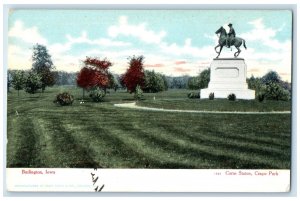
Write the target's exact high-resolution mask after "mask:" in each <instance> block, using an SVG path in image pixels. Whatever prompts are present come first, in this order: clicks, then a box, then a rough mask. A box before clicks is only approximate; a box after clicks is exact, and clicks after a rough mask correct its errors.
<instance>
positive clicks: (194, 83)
mask: <svg viewBox="0 0 300 201" xmlns="http://www.w3.org/2000/svg"><path fill="white" fill-rule="evenodd" d="M188 88H189V89H191V90H196V89H200V77H199V76H197V77H190V78H189V80H188Z"/></svg>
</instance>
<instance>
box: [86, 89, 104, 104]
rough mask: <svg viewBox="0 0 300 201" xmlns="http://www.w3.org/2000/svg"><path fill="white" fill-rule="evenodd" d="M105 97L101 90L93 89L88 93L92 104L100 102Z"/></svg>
mask: <svg viewBox="0 0 300 201" xmlns="http://www.w3.org/2000/svg"><path fill="white" fill-rule="evenodd" d="M104 96H105V92H104V90H103V89H100V88H95V89H92V90H91V92H90V97H91V98H92V100H93V101H94V102H102V101H103V99H104Z"/></svg>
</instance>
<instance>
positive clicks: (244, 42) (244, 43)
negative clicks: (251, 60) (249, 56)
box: [243, 39, 247, 49]
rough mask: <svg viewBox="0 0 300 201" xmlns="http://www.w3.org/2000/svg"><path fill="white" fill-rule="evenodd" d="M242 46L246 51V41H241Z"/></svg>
mask: <svg viewBox="0 0 300 201" xmlns="http://www.w3.org/2000/svg"><path fill="white" fill-rule="evenodd" d="M243 45H244V48H245V49H247V47H246V41H245V40H244V39H243Z"/></svg>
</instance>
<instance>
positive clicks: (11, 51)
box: [8, 45, 31, 69]
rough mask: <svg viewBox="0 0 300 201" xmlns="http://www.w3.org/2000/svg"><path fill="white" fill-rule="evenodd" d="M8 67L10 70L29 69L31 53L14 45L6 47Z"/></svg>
mask: <svg viewBox="0 0 300 201" xmlns="http://www.w3.org/2000/svg"><path fill="white" fill-rule="evenodd" d="M8 67H9V68H10V69H30V68H31V52H30V51H28V50H27V51H26V50H25V49H22V48H21V47H19V46H16V45H8Z"/></svg>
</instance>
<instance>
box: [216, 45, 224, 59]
mask: <svg viewBox="0 0 300 201" xmlns="http://www.w3.org/2000/svg"><path fill="white" fill-rule="evenodd" d="M222 49H223V45H221V47H220V51H219V52H218V56H217V57H216V58H219V56H220V54H221V52H222Z"/></svg>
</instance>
